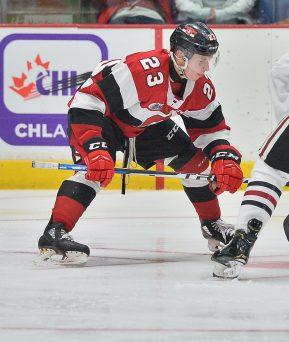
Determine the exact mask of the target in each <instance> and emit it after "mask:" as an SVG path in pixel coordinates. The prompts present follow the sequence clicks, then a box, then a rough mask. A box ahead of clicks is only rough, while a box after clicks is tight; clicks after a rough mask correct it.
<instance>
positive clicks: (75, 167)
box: [32, 161, 214, 181]
mask: <svg viewBox="0 0 289 342" xmlns="http://www.w3.org/2000/svg"><path fill="white" fill-rule="evenodd" d="M32 167H33V168H34V169H55V170H69V171H86V170H87V167H86V165H80V164H62V163H54V162H41V161H32ZM114 170H115V173H118V174H120V175H129V174H134V175H139V176H153V177H171V178H180V179H194V180H208V181H214V177H213V176H211V175H205V174H201V173H178V172H167V171H150V170H137V169H125V168H118V167H116V168H115V169H114Z"/></svg>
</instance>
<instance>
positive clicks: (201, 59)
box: [188, 51, 220, 74]
mask: <svg viewBox="0 0 289 342" xmlns="http://www.w3.org/2000/svg"><path fill="white" fill-rule="evenodd" d="M219 56H220V54H219V51H218V52H217V53H215V54H214V55H213V56H203V55H199V54H193V55H192V56H191V58H190V59H189V61H188V68H190V69H192V70H194V71H195V72H197V73H198V74H204V73H208V74H210V73H211V72H213V70H214V69H215V68H216V66H217V64H218V61H219Z"/></svg>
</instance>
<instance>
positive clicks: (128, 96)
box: [111, 63, 139, 109]
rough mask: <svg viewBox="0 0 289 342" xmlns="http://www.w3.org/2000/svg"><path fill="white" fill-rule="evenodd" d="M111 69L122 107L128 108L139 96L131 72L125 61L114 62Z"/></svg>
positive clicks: (137, 100)
mask: <svg viewBox="0 0 289 342" xmlns="http://www.w3.org/2000/svg"><path fill="white" fill-rule="evenodd" d="M111 70H112V74H113V77H114V79H115V81H116V83H117V84H118V86H119V89H120V93H121V97H122V100H123V107H124V108H125V109H128V108H130V107H132V106H133V105H135V104H136V103H137V102H139V97H138V93H137V89H136V86H135V83H134V80H133V77H132V74H131V72H130V70H129V68H128V66H127V64H125V63H120V64H116V65H115V66H113V67H112V69H111Z"/></svg>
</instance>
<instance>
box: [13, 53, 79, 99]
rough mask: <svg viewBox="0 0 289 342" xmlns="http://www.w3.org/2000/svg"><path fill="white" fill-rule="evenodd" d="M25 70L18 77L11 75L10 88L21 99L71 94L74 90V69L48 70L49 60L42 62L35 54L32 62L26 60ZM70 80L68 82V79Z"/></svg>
mask: <svg viewBox="0 0 289 342" xmlns="http://www.w3.org/2000/svg"><path fill="white" fill-rule="evenodd" d="M26 64H27V70H26V71H25V72H22V74H21V76H20V77H17V76H13V77H12V81H13V85H11V86H9V88H10V89H11V90H13V91H14V92H16V93H17V94H18V95H20V96H21V97H22V98H23V100H31V99H34V98H36V97H39V96H41V95H44V96H47V95H54V96H55V95H59V94H60V95H63V96H65V95H69V96H71V95H73V94H74V93H75V92H76V87H77V85H76V78H77V72H76V71H57V70H49V66H50V62H49V61H46V62H43V61H42V59H41V57H40V55H39V54H37V56H36V58H35V60H34V61H33V62H30V61H27V62H26ZM70 79H71V81H70V82H69V84H68V80H70Z"/></svg>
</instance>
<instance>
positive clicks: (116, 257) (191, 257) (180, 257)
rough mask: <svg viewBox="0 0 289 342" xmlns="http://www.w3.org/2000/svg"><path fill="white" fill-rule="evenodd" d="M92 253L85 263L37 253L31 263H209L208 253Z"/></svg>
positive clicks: (113, 250) (51, 265)
mask: <svg viewBox="0 0 289 342" xmlns="http://www.w3.org/2000/svg"><path fill="white" fill-rule="evenodd" d="M91 252H92V254H91V255H90V256H89V257H88V259H87V261H86V262H85V263H79V264H77V263H68V262H65V261H62V260H61V256H58V257H59V258H55V259H50V260H47V261H45V260H42V259H41V257H40V258H39V255H37V256H35V258H34V260H33V264H34V266H35V267H38V268H43V269H45V268H49V269H51V268H54V267H89V268H94V267H106V266H107V267H109V266H134V265H149V264H162V263H181V262H192V263H198V264H199V263H204V264H205V263H206V264H207V265H208V264H209V259H210V255H209V254H208V253H182V252H176V251H175V252H174V251H153V250H137V249H120V248H103V249H102V248H100V249H99V250H98V249H94V248H91Z"/></svg>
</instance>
